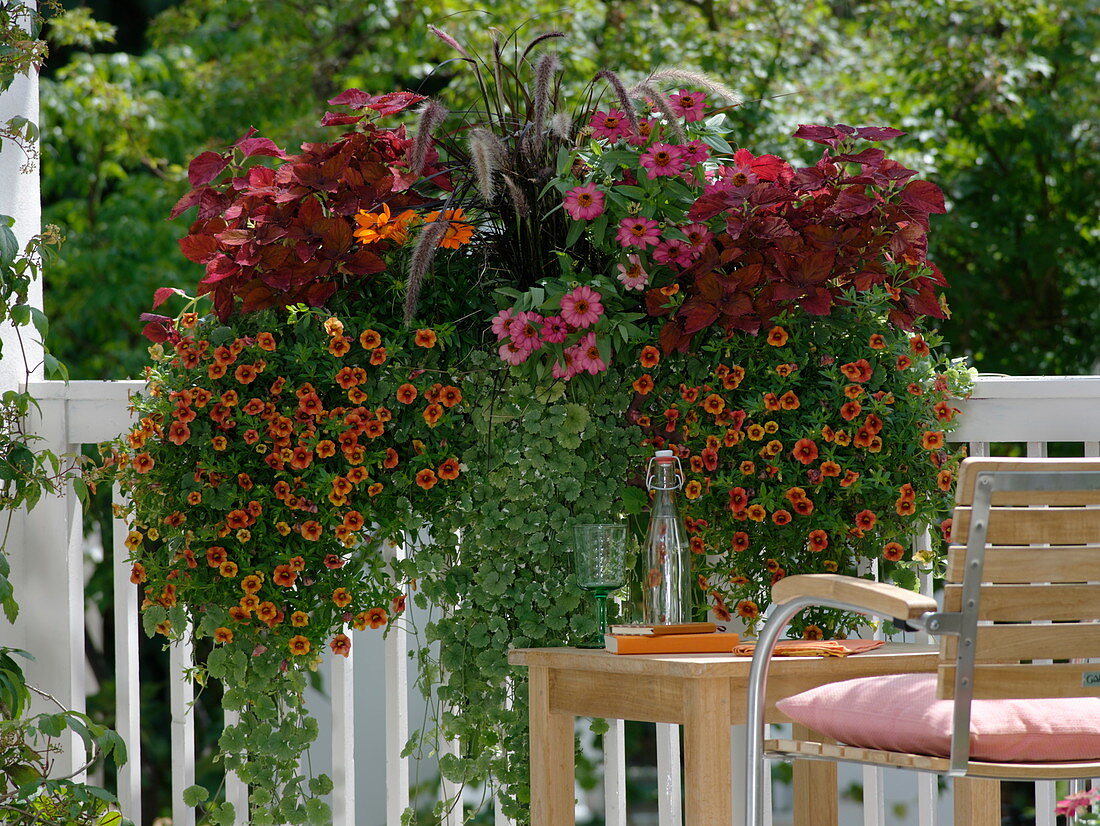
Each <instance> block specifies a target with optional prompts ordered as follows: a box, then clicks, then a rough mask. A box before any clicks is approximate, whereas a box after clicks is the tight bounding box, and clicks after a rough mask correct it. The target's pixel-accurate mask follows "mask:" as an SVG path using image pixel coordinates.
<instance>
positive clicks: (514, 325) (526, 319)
mask: <svg viewBox="0 0 1100 826" xmlns="http://www.w3.org/2000/svg"><path fill="white" fill-rule="evenodd" d="M541 321H542V316H540V315H539V314H538V313H530V312H528V313H520V314H519V315H517V316H516V317H515V318H513V319H512V322H511V323H510V324H509V325H508V334H509V335H510V336H511V337H512V341H514V342H515V343H516V346H517V347H520V348H522V349H524V350H527V351H528V352H530V351H532V350H537V349H539V348H540V347H541V346H542V340H541V339H540V338H539V330H540V322H541Z"/></svg>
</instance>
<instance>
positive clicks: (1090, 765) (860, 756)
mask: <svg viewBox="0 0 1100 826" xmlns="http://www.w3.org/2000/svg"><path fill="white" fill-rule="evenodd" d="M764 754H765V756H767V757H768V758H769V759H772V760H784V759H794V758H798V759H802V760H813V759H815V758H816V759H820V760H843V761H845V762H848V763H866V764H868V765H873V766H893V767H896V768H903V769H915V770H917V771H927V772H938V773H941V774H944V773H946V772H947V769H948V767H949V764H950V762H951V761H949V760H948V759H947V758H945V757H929V756H928V755H926V754H906V753H904V752H896V751H879V750H877V749H865V748H860V747H858V746H845V745H842V744H840V743H818V742H815V741H812V740H765V741H764ZM1097 771H1100V761H1087V762H1076V763H985V762H981V761H971V762H970V763H968V764H967V769H966V773H967V775H968V776H971V777H988V778H993V779H996V780H1016V779H1020V780H1069V779H1073V778H1077V777H1089V776H1092V775H1095V774H1096V773H1097Z"/></svg>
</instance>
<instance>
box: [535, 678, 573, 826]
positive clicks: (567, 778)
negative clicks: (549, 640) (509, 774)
mask: <svg viewBox="0 0 1100 826" xmlns="http://www.w3.org/2000/svg"><path fill="white" fill-rule="evenodd" d="M529 679H530V689H529V697H530V721H531V826H573V824H574V823H575V822H576V821H575V820H574V816H573V813H574V807H575V802H576V801H575V799H574V796H573V795H574V774H573V772H574V759H573V750H574V744H573V725H574V720H575V718H574V717H573V715H571V714H555V713H553V712H551V711H550V669H549V668H546V667H545V666H531V668H530V673H529Z"/></svg>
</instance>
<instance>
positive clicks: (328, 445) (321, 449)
mask: <svg viewBox="0 0 1100 826" xmlns="http://www.w3.org/2000/svg"><path fill="white" fill-rule="evenodd" d="M315 453H316V455H317V457H318V458H319V459H327V458H328V457H329V456H334V455H335V454H336V445H334V444H333V443H332V441H331V440H330V439H322V440H321V441H319V442H318V443H317V448H316V450H315Z"/></svg>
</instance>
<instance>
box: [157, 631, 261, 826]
mask: <svg viewBox="0 0 1100 826" xmlns="http://www.w3.org/2000/svg"><path fill="white" fill-rule="evenodd" d="M183 633H184V636H183V639H181V640H178V641H177V642H174V643H172V644H171V645H170V646H169V655H168V663H169V668H170V672H169V701H168V705H169V708H170V710H171V714H172V725H171V732H172V826H195V810H194V809H193V808H192V807H191V806H187V805H185V804H184V802H183V790H184V789H186V788H187V787H188V786H193V785H195V715H194V714H192V713H191V703H192V701H193V700H194V699H195V693H194V689H193V687H192V685H191V680H190V679H187V678H185V677H184V676H183V673H184V671H185V670H187V669H190V668H191V667H192V666H193V665H194V654H193V651H192V647H191V640H190V633H191V629H190V628H187V629H185V630H184V632H183ZM236 822H237V823H244V822H245V821H242V820H241V819H240V817H239V813H238V818H237V821H236Z"/></svg>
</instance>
